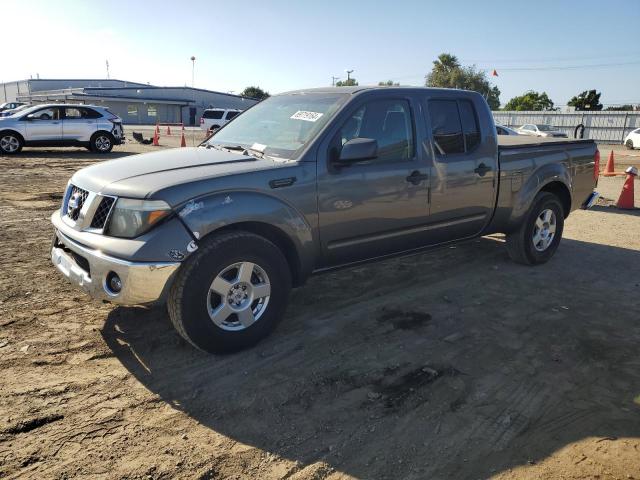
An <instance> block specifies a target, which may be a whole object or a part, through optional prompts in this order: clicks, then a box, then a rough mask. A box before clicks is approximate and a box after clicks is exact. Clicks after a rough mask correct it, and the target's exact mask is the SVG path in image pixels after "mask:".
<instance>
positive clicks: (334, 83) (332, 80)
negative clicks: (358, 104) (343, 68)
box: [331, 76, 340, 87]
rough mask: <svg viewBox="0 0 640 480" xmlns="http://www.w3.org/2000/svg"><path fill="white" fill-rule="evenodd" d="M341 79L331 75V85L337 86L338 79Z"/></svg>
mask: <svg viewBox="0 0 640 480" xmlns="http://www.w3.org/2000/svg"><path fill="white" fill-rule="evenodd" d="M338 80H340V77H334V76H331V86H332V87H335V86H336V81H338Z"/></svg>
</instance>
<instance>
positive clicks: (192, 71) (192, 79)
mask: <svg viewBox="0 0 640 480" xmlns="http://www.w3.org/2000/svg"><path fill="white" fill-rule="evenodd" d="M195 71H196V57H194V56H193V55H192V56H191V88H193V87H194V85H195V83H194V78H195Z"/></svg>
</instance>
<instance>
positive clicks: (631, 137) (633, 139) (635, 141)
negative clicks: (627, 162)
mask: <svg viewBox="0 0 640 480" xmlns="http://www.w3.org/2000/svg"><path fill="white" fill-rule="evenodd" d="M622 143H623V144H624V146H625V147H627V148H628V149H629V150H633V149H634V148H640V128H636V129H635V130H633V131H632V132H630V133H629V134H628V135H627V136H626V137H624V140H623V141H622Z"/></svg>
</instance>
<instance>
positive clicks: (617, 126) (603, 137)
mask: <svg viewBox="0 0 640 480" xmlns="http://www.w3.org/2000/svg"><path fill="white" fill-rule="evenodd" d="M493 117H494V118H495V120H496V123H499V124H501V125H505V126H507V127H511V128H517V127H520V126H521V125H525V124H527V123H537V124H540V123H543V124H547V125H553V126H554V127H556V128H557V129H558V130H560V131H562V132H565V133H566V134H567V135H568V136H569V138H574V133H575V129H576V127H577V126H578V125H584V136H583V138H590V139H593V140H596V141H597V142H600V143H622V140H623V139H624V137H625V136H626V135H627V134H628V133H629V132H631V131H632V130H635V129H636V128H640V112H636V111H632V112H569V113H563V112H517V111H508V112H502V111H500V112H493Z"/></svg>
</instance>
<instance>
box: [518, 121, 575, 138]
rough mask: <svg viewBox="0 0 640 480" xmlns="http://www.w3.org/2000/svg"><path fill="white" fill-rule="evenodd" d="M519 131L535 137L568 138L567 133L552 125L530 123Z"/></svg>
mask: <svg viewBox="0 0 640 480" xmlns="http://www.w3.org/2000/svg"><path fill="white" fill-rule="evenodd" d="M517 131H518V133H520V134H522V135H531V136H534V137H557V138H567V134H566V133H564V132H561V131H560V130H558V129H556V128H555V127H553V126H551V125H544V124H534V123H529V124H526V125H523V126H521V127H520V128H518V130H517Z"/></svg>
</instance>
